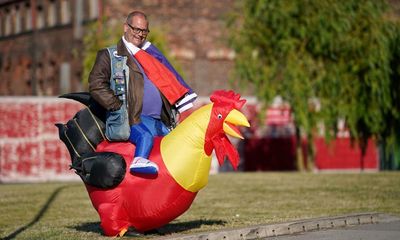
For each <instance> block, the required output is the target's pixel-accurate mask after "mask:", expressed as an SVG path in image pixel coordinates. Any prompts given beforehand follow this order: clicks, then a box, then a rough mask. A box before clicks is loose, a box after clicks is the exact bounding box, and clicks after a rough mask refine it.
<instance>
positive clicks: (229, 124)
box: [223, 109, 250, 139]
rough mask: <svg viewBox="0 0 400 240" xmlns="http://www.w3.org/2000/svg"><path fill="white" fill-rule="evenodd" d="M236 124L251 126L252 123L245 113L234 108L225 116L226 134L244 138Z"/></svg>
mask: <svg viewBox="0 0 400 240" xmlns="http://www.w3.org/2000/svg"><path fill="white" fill-rule="evenodd" d="M236 126H243V127H250V123H249V121H248V120H247V118H246V117H245V116H244V115H243V113H241V112H239V111H238V110H236V109H233V110H232V111H231V112H230V113H229V114H228V116H227V117H226V118H225V121H224V124H223V129H224V132H225V133H226V134H229V135H230V136H232V137H235V138H240V139H243V136H242V134H240V131H239V130H238V129H237V128H236Z"/></svg>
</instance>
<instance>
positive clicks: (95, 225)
mask: <svg viewBox="0 0 400 240" xmlns="http://www.w3.org/2000/svg"><path fill="white" fill-rule="evenodd" d="M68 228H70V229H75V230H76V231H80V232H91V233H98V234H102V232H103V231H102V230H101V228H100V222H87V223H82V224H80V225H75V226H71V227H68Z"/></svg>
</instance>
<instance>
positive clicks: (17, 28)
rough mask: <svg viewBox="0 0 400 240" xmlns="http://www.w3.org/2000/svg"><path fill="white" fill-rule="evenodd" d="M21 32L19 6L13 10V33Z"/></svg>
mask: <svg viewBox="0 0 400 240" xmlns="http://www.w3.org/2000/svg"><path fill="white" fill-rule="evenodd" d="M20 32H21V10H20V8H19V5H16V6H15V10H14V33H20Z"/></svg>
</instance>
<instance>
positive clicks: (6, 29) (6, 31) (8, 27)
mask: <svg viewBox="0 0 400 240" xmlns="http://www.w3.org/2000/svg"><path fill="white" fill-rule="evenodd" d="M11 28H12V26H11V12H10V10H9V9H6V12H5V20H4V35H5V36H8V35H10V34H11Z"/></svg>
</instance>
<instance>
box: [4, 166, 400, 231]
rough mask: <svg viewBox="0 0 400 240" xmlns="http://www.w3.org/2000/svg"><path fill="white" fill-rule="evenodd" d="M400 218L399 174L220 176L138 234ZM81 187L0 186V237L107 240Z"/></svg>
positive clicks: (227, 174) (266, 173) (245, 174)
mask: <svg viewBox="0 0 400 240" xmlns="http://www.w3.org/2000/svg"><path fill="white" fill-rule="evenodd" d="M360 212H383V213H390V214H394V215H399V216H400V172H381V173H361V174H313V173H271V172H264V173H224V174H218V175H212V176H210V181H209V184H208V185H207V187H206V188H205V189H203V190H202V191H200V193H199V194H198V196H197V198H196V199H195V201H194V203H193V205H192V207H191V208H190V209H189V210H188V211H187V212H186V213H185V214H184V215H182V216H181V217H179V218H178V219H176V220H175V221H173V222H171V223H170V224H168V225H166V226H164V227H162V228H160V229H158V230H157V232H152V233H148V234H146V235H143V236H139V237H137V236H135V237H134V236H126V237H124V238H135V239H142V238H154V237H160V236H169V235H176V234H188V233H194V232H202V231H210V230H215V229H223V228H232V227H243V226H250V225H258V224H268V223H279V222H286V221H291V220H296V219H304V218H314V217H323V216H336V215H342V214H348V213H360ZM99 224H100V223H99V218H98V215H97V213H96V211H95V210H94V208H93V207H92V205H91V203H90V200H89V198H88V195H87V192H86V190H85V188H84V186H83V184H82V183H40V184H2V185H0V238H1V239H3V238H5V239H10V238H12V237H15V239H109V238H106V237H104V236H103V235H102V233H101V229H100V226H99Z"/></svg>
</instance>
